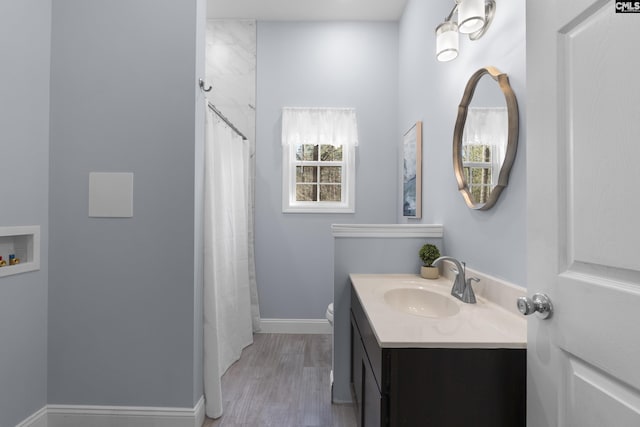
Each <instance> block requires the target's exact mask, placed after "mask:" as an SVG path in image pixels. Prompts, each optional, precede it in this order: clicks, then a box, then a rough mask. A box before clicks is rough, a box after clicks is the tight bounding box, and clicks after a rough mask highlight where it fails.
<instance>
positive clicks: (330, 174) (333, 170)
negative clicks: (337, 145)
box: [320, 166, 342, 183]
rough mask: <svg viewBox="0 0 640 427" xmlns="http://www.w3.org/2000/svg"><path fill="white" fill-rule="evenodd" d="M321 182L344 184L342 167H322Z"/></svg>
mask: <svg viewBox="0 0 640 427" xmlns="http://www.w3.org/2000/svg"><path fill="white" fill-rule="evenodd" d="M320 182H337V183H341V182H342V167H340V166H320Z"/></svg>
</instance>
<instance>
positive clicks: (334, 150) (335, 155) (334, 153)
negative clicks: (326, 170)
mask: <svg viewBox="0 0 640 427" xmlns="http://www.w3.org/2000/svg"><path fill="white" fill-rule="evenodd" d="M320 160H322V161H323V162H341V161H342V145H341V146H339V147H334V146H333V145H322V146H320Z"/></svg>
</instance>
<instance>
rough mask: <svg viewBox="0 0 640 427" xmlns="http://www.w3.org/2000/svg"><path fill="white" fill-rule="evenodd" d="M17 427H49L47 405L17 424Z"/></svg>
mask: <svg viewBox="0 0 640 427" xmlns="http://www.w3.org/2000/svg"><path fill="white" fill-rule="evenodd" d="M16 427H47V407H46V406H43V407H42V408H41V409H40V410H39V411H38V412H36V413H34V414H33V415H31V416H30V417H29V418H27V419H25V420H24V421H22V422H21V423H19V424H18V425H16Z"/></svg>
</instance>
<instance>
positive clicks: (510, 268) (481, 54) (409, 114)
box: [397, 0, 527, 286]
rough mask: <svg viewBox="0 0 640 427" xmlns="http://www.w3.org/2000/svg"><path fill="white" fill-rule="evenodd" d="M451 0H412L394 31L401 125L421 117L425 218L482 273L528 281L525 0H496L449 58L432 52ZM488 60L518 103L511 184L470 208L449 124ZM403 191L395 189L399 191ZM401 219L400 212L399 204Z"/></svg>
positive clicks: (521, 282)
mask: <svg viewBox="0 0 640 427" xmlns="http://www.w3.org/2000/svg"><path fill="white" fill-rule="evenodd" d="M452 6H453V3H446V2H428V1H421V0H409V1H408V3H407V8H406V10H405V13H404V15H403V18H402V20H401V22H400V30H399V103H398V104H399V105H398V107H399V112H400V117H399V122H398V125H399V129H398V133H400V134H401V133H402V132H403V131H406V130H407V129H409V127H410V126H411V125H412V124H413V123H414V122H416V121H418V120H422V122H423V144H424V151H423V171H424V172H423V200H424V202H423V203H424V210H423V218H422V220H421V221H422V222H424V223H436V224H444V225H445V228H446V233H445V237H444V244H445V246H446V248H447V255H452V256H455V257H457V258H459V259H461V260H463V261H466V262H467V265H468V266H469V267H471V268H474V269H476V270H479V271H482V272H483V273H486V274H490V275H493V276H496V277H500V278H503V279H505V280H507V281H510V282H512V283H515V284H518V285H522V286H526V236H525V228H526V227H525V226H526V182H525V175H526V174H525V172H526V171H525V144H526V140H525V133H526V123H525V122H524V120H525V105H526V100H527V98H526V89H525V27H526V25H525V1H524V0H514V1H510V2H499V3H498V5H497V10H496V15H495V19H494V22H493V24H492V25H491V27H490V28H489V31H488V32H487V33H486V34H485V36H484V37H483V38H482V39H480V40H478V41H470V40H469V39H468V38H467V37H466V36H465V37H462V36H461V37H460V54H459V56H458V58H456V59H455V60H453V61H451V62H446V63H440V62H437V61H436V59H435V36H434V30H435V27H436V26H437V25H438V24H439V23H440V22H441V21H442V19H443V18H444V17H445V16H447V14H448V13H449V11H450V9H451V7H452ZM488 65H493V66H495V67H497V68H498V69H499V70H501V71H502V72H504V73H507V74H508V75H509V80H510V82H511V86H512V87H513V90H514V91H515V94H516V97H517V98H518V104H519V107H520V140H519V147H518V154H517V157H516V161H515V164H514V166H513V169H512V171H511V177H510V180H509V186H508V187H507V189H506V190H505V191H504V192H503V193H502V195H501V196H500V200H499V201H498V203H497V204H496V205H495V206H494V207H493V208H492V209H491V210H489V211H485V212H480V211H473V210H470V209H469V208H467V206H466V205H465V203H464V201H463V199H462V197H461V195H460V193H459V192H458V188H457V184H456V180H455V177H454V173H453V165H452V161H451V152H452V140H453V128H454V124H455V120H456V115H457V110H458V104H459V103H460V100H461V98H462V94H463V92H464V88H465V86H466V83H467V81H468V79H469V77H470V76H471V75H472V74H473V73H474V72H475V71H476V70H478V69H479V68H482V67H485V66H488ZM398 197H400V196H398ZM397 215H398V218H399V222H403V221H404V219H402V216H401V215H402V213H401V211H399V210H398V211H397Z"/></svg>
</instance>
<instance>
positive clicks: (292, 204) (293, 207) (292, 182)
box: [282, 144, 356, 213]
mask: <svg viewBox="0 0 640 427" xmlns="http://www.w3.org/2000/svg"><path fill="white" fill-rule="evenodd" d="M297 148H298V145H295V144H291V145H283V146H282V212H284V213H354V212H355V192H356V185H355V180H356V178H355V177H356V173H355V169H356V165H355V157H356V147H355V146H354V145H349V146H345V145H343V146H342V161H338V162H320V161H302V160H297V159H296V149H297ZM319 164H321V165H326V166H341V167H342V174H341V175H342V182H341V190H342V191H341V201H340V202H327V201H297V200H296V166H317V165H319ZM318 185H321V184H318Z"/></svg>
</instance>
